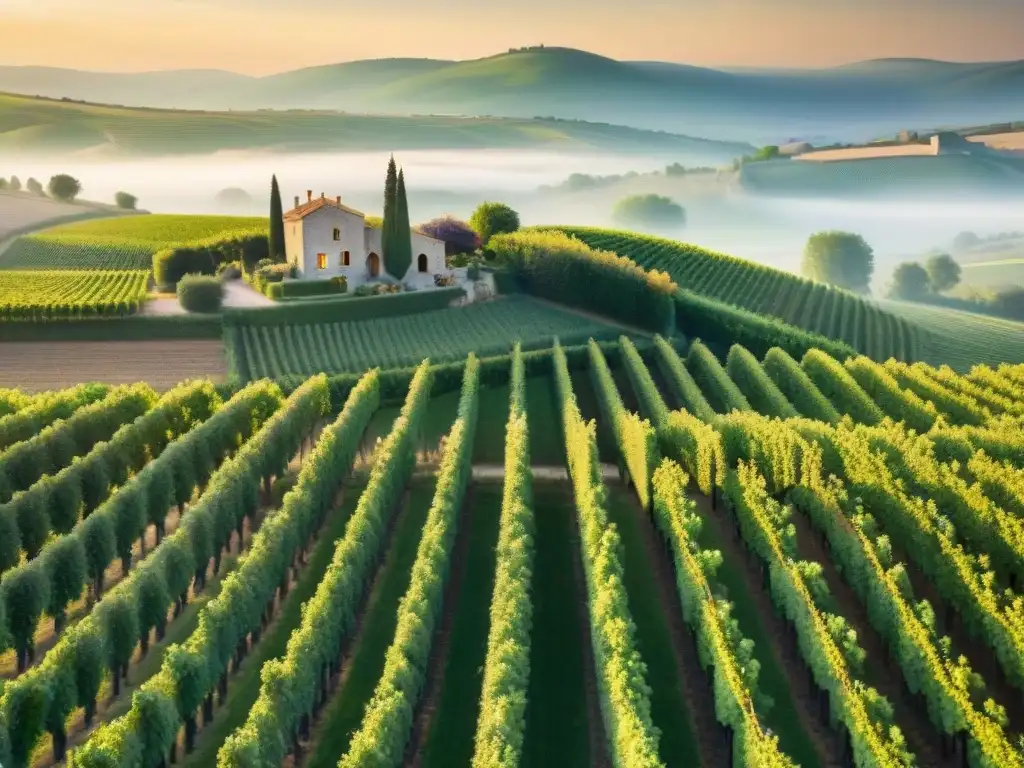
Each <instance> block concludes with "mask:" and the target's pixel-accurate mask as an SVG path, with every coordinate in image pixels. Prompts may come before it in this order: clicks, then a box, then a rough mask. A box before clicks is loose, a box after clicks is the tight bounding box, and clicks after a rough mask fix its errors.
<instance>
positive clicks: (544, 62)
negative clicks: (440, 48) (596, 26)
mask: <svg viewBox="0 0 1024 768" xmlns="http://www.w3.org/2000/svg"><path fill="white" fill-rule="evenodd" d="M0 90H3V91H9V92H14V93H22V94H29V95H41V96H49V97H55V98H61V97H68V98H73V99H82V100H87V101H95V102H103V103H113V104H126V105H135V106H151V107H174V108H189V109H216V110H223V109H243V110H251V109H268V108H273V109H289V108H306V109H334V110H337V109H342V110H345V111H348V112H383V113H392V114H399V113H401V114H408V113H410V112H422V113H433V114H450V115H456V114H462V115H500V116H506V117H534V116H536V115H554V116H557V117H562V118H571V119H579V120H588V121H596V122H607V121H611V122H615V123H623V124H627V125H630V126H633V127H638V128H645V129H655V130H666V131H671V132H677V133H680V132H682V133H697V134H698V135H706V136H716V137H721V138H729V139H739V140H743V141H752V142H754V143H769V142H778V141H782V140H784V139H785V138H788V137H795V136H800V137H802V138H808V139H811V140H815V139H817V138H818V137H819V136H828V137H832V138H839V139H842V140H862V139H866V138H869V137H870V136H873V135H875V134H877V133H879V132H882V133H888V132H892V131H895V130H898V129H900V128H905V127H915V126H925V125H949V124H966V123H976V122H985V121H992V122H995V121H1001V120H1007V119H1012V118H1013V117H1015V116H1019V115H1020V113H1021V112H1024V62H994V63H981V64H979V63H970V64H961V63H952V62H937V61H927V60H906V59H884V60H876V61H868V62H860V63H857V64H852V65H848V66H844V67H836V68H831V69H823V70H784V71H775V70H772V71H769V70H742V71H723V70H715V69H708V68H704V67H695V66H688V65H684V64H675V63H668V62H631V61H618V60H614V59H610V58H607V57H604V56H599V55H597V54H593V53H588V52H585V51H579V50H574V49H568V48H557V47H555V48H542V49H541V48H529V49H520V50H515V51H508V52H505V53H501V54H498V55H495V56H490V57H486V58H483V59H476V60H471V61H445V60H437V59H378V60H367V61H354V62H345V63H339V64H331V65H326V66H318V67H309V68H304V69H299V70H294V71H290V72H283V73H280V74H276V75H270V76H266V77H250V76H246V75H241V74H236V73H232V72H224V71H216V70H181V71H168V72H142V73H132V74H124V73H116V74H114V73H111V74H107V73H98V72H83V71H77V70H62V69H54V68H46V67H0Z"/></svg>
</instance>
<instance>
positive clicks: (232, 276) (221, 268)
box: [217, 261, 242, 280]
mask: <svg viewBox="0 0 1024 768" xmlns="http://www.w3.org/2000/svg"><path fill="white" fill-rule="evenodd" d="M217 276H218V277H220V279H221V280H237V279H239V278H240V277H241V276H242V263H241V262H240V261H225V262H222V263H220V264H218V265H217Z"/></svg>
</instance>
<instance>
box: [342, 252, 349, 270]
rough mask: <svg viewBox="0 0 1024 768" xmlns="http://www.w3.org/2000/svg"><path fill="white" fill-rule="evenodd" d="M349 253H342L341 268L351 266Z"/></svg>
mask: <svg viewBox="0 0 1024 768" xmlns="http://www.w3.org/2000/svg"><path fill="white" fill-rule="evenodd" d="M349 259H350V257H349V253H348V251H342V252H341V266H343V267H347V266H348V265H349Z"/></svg>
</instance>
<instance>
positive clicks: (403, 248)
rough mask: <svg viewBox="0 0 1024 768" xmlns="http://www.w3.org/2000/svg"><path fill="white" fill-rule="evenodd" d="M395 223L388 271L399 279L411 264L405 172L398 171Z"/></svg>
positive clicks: (410, 235)
mask: <svg viewBox="0 0 1024 768" xmlns="http://www.w3.org/2000/svg"><path fill="white" fill-rule="evenodd" d="M394 218H395V224H394V227H393V228H392V230H391V237H392V238H394V240H393V241H392V242H391V243H390V244H389V245H390V247H391V252H390V253H389V254H388V260H387V265H388V272H390V273H391V274H392V275H393V276H394V277H396V278H398V279H399V280H401V279H402V278H403V277H405V273H406V272H408V271H409V265H410V264H412V231H411V229H410V227H409V201H408V199H406V196H405V172H404V171H399V172H398V188H397V190H396V191H395V216H394Z"/></svg>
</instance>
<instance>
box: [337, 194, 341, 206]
mask: <svg viewBox="0 0 1024 768" xmlns="http://www.w3.org/2000/svg"><path fill="white" fill-rule="evenodd" d="M337 203H338V205H341V195H338V199H337Z"/></svg>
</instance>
